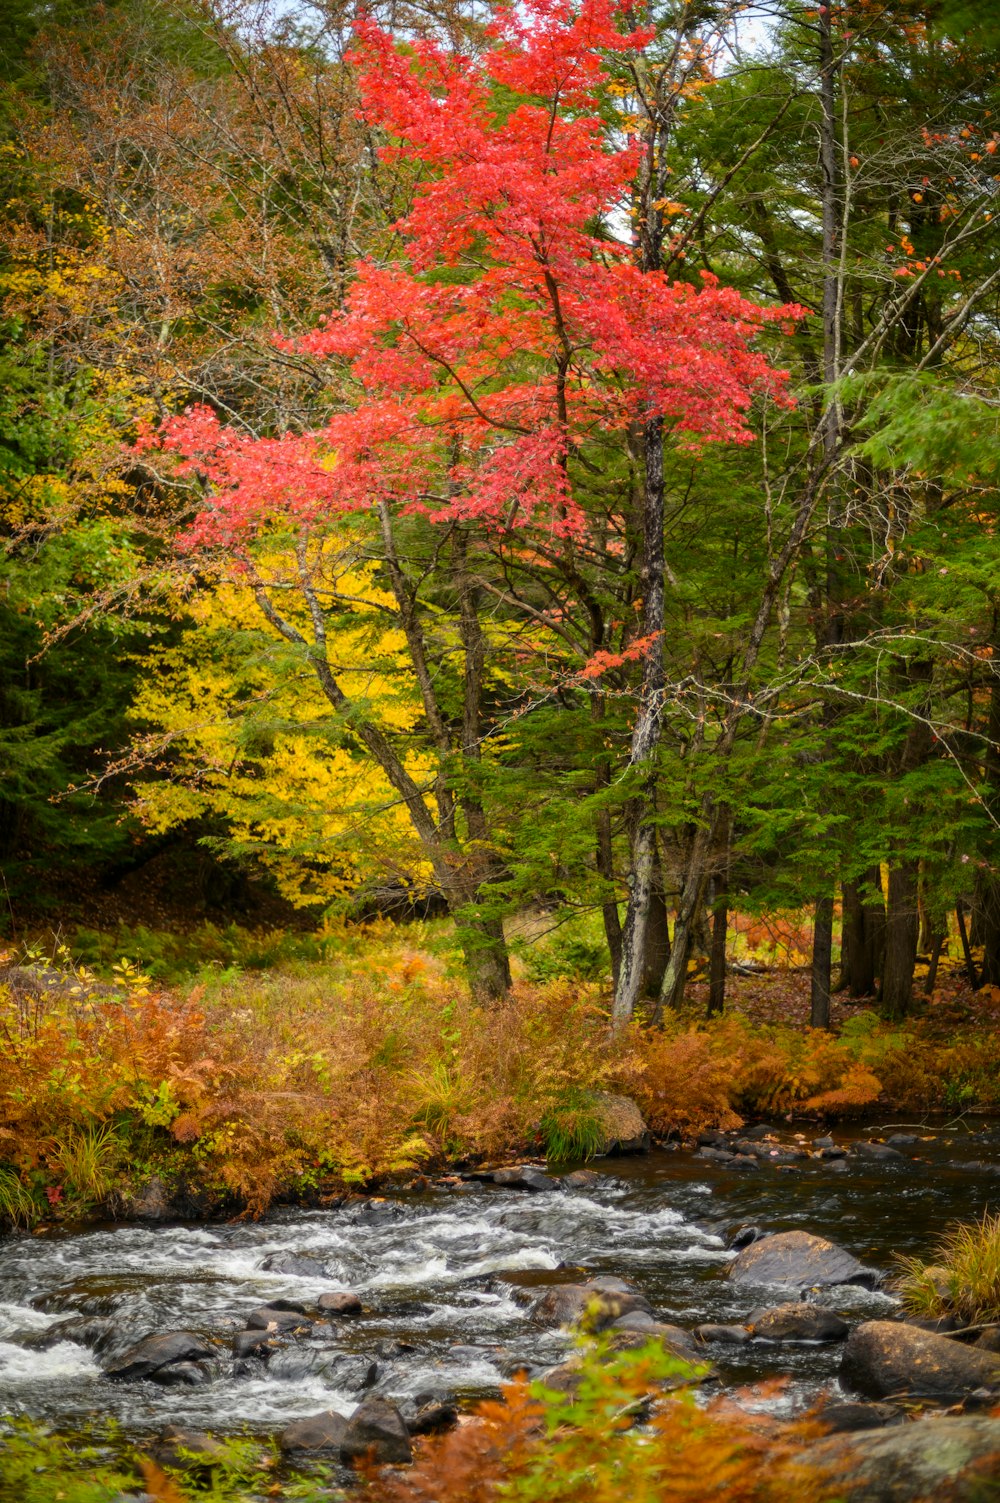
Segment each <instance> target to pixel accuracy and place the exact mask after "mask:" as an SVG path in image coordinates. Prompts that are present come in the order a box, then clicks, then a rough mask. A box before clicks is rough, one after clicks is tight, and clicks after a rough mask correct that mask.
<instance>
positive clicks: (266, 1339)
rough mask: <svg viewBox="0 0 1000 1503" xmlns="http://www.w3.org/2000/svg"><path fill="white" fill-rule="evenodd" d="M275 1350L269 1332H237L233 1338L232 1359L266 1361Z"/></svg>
mask: <svg viewBox="0 0 1000 1503" xmlns="http://www.w3.org/2000/svg"><path fill="white" fill-rule="evenodd" d="M274 1349H275V1340H274V1333H273V1332H271V1331H237V1333H236V1335H235V1336H234V1337H233V1356H234V1357H260V1358H261V1359H262V1360H266V1359H267V1358H268V1357H269V1356H270V1355H271V1353H272V1352H273V1351H274Z"/></svg>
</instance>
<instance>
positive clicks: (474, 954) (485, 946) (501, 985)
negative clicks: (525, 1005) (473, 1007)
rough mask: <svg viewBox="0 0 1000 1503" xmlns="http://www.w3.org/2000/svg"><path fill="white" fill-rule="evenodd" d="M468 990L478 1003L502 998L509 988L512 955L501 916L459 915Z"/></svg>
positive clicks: (488, 1002)
mask: <svg viewBox="0 0 1000 1503" xmlns="http://www.w3.org/2000/svg"><path fill="white" fill-rule="evenodd" d="M456 927H457V930H458V934H459V939H460V941H461V945H462V954H463V957H464V960H465V972H466V976H467V977H468V981H469V990H470V991H471V992H472V995H473V997H474V998H475V1000H476V1001H477V1002H479V1003H483V1004H491V1003H494V1002H502V1001H503V999H504V997H506V995H507V993H508V992H509V991H510V959H509V956H508V952H507V941H506V939H505V937H504V932H503V923H502V921H501V920H500V919H498V918H487V919H469V918H459V920H458V921H457V924H456Z"/></svg>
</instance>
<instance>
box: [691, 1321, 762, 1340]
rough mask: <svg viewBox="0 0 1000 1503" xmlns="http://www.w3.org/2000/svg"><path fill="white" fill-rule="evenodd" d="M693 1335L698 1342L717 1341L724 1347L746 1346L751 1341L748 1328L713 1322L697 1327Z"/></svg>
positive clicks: (706, 1322)
mask: <svg viewBox="0 0 1000 1503" xmlns="http://www.w3.org/2000/svg"><path fill="white" fill-rule="evenodd" d="M693 1335H694V1337H695V1340H697V1341H717V1342H720V1343H721V1344H722V1345H723V1346H746V1344H747V1342H748V1341H749V1340H750V1332H749V1331H748V1330H747V1328H746V1326H724V1325H715V1324H713V1322H712V1321H705V1322H704V1323H703V1324H702V1325H700V1326H695V1328H694V1332H693Z"/></svg>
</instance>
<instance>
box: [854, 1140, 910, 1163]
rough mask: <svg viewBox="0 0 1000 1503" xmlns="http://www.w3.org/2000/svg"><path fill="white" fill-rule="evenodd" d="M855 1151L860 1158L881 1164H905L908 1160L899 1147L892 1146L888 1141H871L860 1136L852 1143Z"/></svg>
mask: <svg viewBox="0 0 1000 1503" xmlns="http://www.w3.org/2000/svg"><path fill="white" fill-rule="evenodd" d="M851 1147H852V1148H853V1149H854V1152H855V1153H856V1154H858V1156H859V1157H860V1158H863V1159H872V1160H874V1161H875V1162H876V1163H879V1164H905V1163H906V1162H907V1160H906V1159H905V1158H904V1157H903V1155H902V1154H901V1153H900V1151H899V1149H898V1148H890V1147H889V1145H888V1143H870V1142H869V1141H868V1139H867V1138H858V1139H857V1140H856V1141H855V1142H853V1143H852V1144H851Z"/></svg>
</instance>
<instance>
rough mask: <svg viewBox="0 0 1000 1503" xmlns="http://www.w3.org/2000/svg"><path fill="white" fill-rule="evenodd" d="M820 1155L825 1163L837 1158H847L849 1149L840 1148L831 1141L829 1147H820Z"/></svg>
mask: <svg viewBox="0 0 1000 1503" xmlns="http://www.w3.org/2000/svg"><path fill="white" fill-rule="evenodd" d="M819 1156H820V1158H821V1159H823V1160H824V1162H825V1163H832V1162H833V1161H834V1160H835V1159H846V1157H847V1149H846V1148H838V1147H837V1145H836V1143H831V1144H830V1145H829V1147H823V1148H821V1149H820V1151H819Z"/></svg>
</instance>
